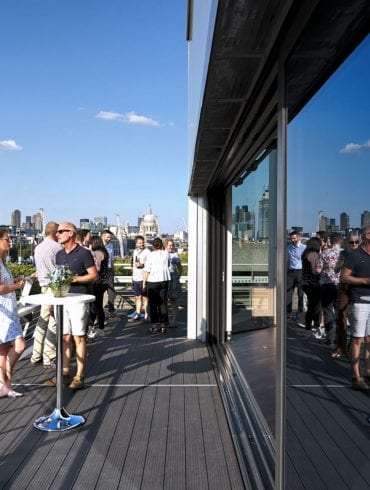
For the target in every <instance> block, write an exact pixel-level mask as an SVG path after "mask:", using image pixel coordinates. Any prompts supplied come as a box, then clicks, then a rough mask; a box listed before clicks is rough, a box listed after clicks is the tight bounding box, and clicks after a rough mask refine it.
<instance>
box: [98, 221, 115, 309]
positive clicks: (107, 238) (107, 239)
mask: <svg viewBox="0 0 370 490" xmlns="http://www.w3.org/2000/svg"><path fill="white" fill-rule="evenodd" d="M112 236H113V233H112V232H111V231H110V230H104V231H103V233H102V236H101V238H102V240H103V243H104V246H105V248H106V250H107V252H108V289H107V293H108V312H109V318H115V308H114V299H115V297H116V291H115V289H114V249H113V243H112V242H111V240H112Z"/></svg>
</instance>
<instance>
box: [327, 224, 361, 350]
mask: <svg viewBox="0 0 370 490" xmlns="http://www.w3.org/2000/svg"><path fill="white" fill-rule="evenodd" d="M346 244H347V246H346V249H345V250H342V252H341V254H340V256H339V259H338V262H337V265H336V268H335V272H340V271H341V269H342V267H343V264H344V261H345V258H346V256H347V255H348V253H349V252H350V251H351V250H355V249H356V248H358V247H359V245H360V237H359V236H358V235H357V234H356V233H350V234H349V235H348V237H347V240H346ZM348 304H349V290H348V284H344V283H342V282H341V283H339V285H338V296H337V308H338V318H337V329H336V339H335V348H334V351H333V353H332V355H331V356H332V357H334V358H335V359H339V358H340V357H342V356H346V355H347V352H348V347H349V346H348V347H347V311H348Z"/></svg>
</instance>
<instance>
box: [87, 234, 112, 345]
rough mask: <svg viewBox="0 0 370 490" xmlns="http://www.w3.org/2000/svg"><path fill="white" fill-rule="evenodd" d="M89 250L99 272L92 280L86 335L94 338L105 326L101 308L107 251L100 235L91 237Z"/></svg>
mask: <svg viewBox="0 0 370 490" xmlns="http://www.w3.org/2000/svg"><path fill="white" fill-rule="evenodd" d="M90 245H91V251H92V253H93V256H94V261H95V266H96V269H97V271H98V273H99V277H98V280H97V281H96V282H94V284H93V287H92V294H93V295H94V296H95V301H94V302H93V303H90V325H91V327H89V332H88V333H87V337H88V338H89V339H94V338H96V337H99V336H101V335H103V331H104V327H105V312H104V308H103V297H104V293H105V291H106V290H107V288H108V276H109V273H108V252H107V249H106V248H105V247H104V243H103V240H102V239H101V237H100V236H94V237H92V238H91V244H90ZM95 320H97V322H98V329H96V328H95V327H94V322H95Z"/></svg>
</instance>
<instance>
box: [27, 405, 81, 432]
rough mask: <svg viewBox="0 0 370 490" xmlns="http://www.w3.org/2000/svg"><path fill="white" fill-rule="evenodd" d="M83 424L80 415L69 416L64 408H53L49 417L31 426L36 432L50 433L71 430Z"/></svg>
mask: <svg viewBox="0 0 370 490" xmlns="http://www.w3.org/2000/svg"><path fill="white" fill-rule="evenodd" d="M85 422H86V419H85V417H83V416H82V415H70V414H69V413H68V412H67V411H66V410H65V409H64V408H55V409H54V410H53V412H52V413H51V414H50V415H47V416H46V417H39V418H38V419H36V420H35V421H34V423H33V426H34V428H35V429H38V430H44V431H46V432H52V431H64V430H68V429H73V428H74V427H78V426H79V425H83V424H84V423H85Z"/></svg>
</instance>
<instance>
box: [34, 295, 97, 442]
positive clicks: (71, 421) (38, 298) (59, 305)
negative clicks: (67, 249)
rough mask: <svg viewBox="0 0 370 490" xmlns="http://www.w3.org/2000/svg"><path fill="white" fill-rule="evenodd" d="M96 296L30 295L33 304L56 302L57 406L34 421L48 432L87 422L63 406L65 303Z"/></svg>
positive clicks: (37, 427)
mask: <svg viewBox="0 0 370 490" xmlns="http://www.w3.org/2000/svg"><path fill="white" fill-rule="evenodd" d="M94 300H95V296H92V295H90V294H89V295H88V294H73V293H69V294H68V295H67V296H66V297H65V298H53V297H50V296H48V295H46V294H37V295H36V294H35V295H32V296H28V297H27V299H26V302H27V303H31V304H54V305H55V307H56V308H55V312H56V315H55V322H56V327H57V332H56V334H57V356H56V361H57V368H56V380H57V383H56V390H57V401H56V407H55V409H54V410H53V411H52V413H51V414H50V415H46V416H44V417H39V418H37V419H36V420H35V422H34V423H33V427H34V428H35V429H38V430H43V431H46V432H52V431H57V432H62V431H65V430H68V429H73V428H74V427H78V426H79V425H83V424H84V423H85V422H86V419H85V417H83V416H82V415H71V414H69V413H68V412H67V410H65V408H63V305H65V304H71V303H91V302H92V301H94Z"/></svg>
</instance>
